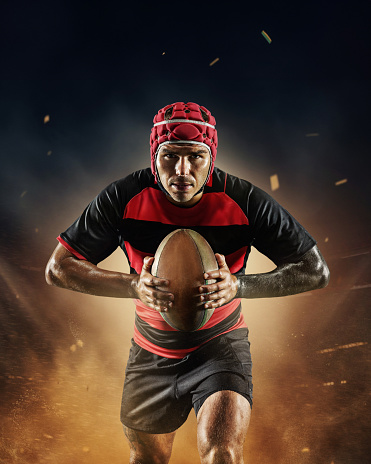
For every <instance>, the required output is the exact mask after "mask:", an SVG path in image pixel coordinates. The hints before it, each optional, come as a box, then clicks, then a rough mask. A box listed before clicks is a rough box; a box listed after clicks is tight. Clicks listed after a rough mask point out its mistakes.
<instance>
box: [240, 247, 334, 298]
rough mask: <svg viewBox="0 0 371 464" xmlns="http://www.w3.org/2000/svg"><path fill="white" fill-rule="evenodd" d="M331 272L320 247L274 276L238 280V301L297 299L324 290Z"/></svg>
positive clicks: (262, 275)
mask: <svg viewBox="0 0 371 464" xmlns="http://www.w3.org/2000/svg"><path fill="white" fill-rule="evenodd" d="M329 275H330V273H329V270H328V267H327V265H326V262H325V261H324V259H323V258H322V255H321V254H320V252H319V250H318V249H317V247H315V248H313V249H312V250H310V251H309V252H307V254H306V255H304V257H303V259H302V260H301V261H299V262H298V263H288V264H283V265H281V266H278V267H277V268H276V269H274V270H273V271H271V272H267V273H262V274H250V275H249V274H247V275H242V276H236V277H237V280H238V290H237V294H236V298H270V297H277V296H286V295H294V294H296V293H302V292H307V291H309V290H315V289H318V288H323V287H325V286H326V285H327V284H328V282H329Z"/></svg>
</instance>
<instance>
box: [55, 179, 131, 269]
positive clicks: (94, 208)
mask: <svg viewBox="0 0 371 464" xmlns="http://www.w3.org/2000/svg"><path fill="white" fill-rule="evenodd" d="M122 208H123V198H122V193H121V191H119V189H118V184H117V183H116V182H114V183H112V184H110V185H109V186H108V187H107V188H105V189H104V190H102V192H100V194H99V195H97V196H96V197H95V198H94V200H93V201H92V202H91V203H90V204H89V205H88V206H87V207H86V208H85V210H84V212H83V213H82V215H81V216H80V217H79V218H78V219H77V220H76V221H75V222H74V223H73V224H72V225H71V226H70V227H69V228H68V229H67V230H66V231H64V232H63V233H61V234H60V236H59V237H58V240H59V241H60V242H61V243H62V244H64V246H65V247H66V248H68V249H70V251H72V252H74V251H75V253H74V254H75V255H76V256H79V255H81V256H82V257H83V258H85V259H87V260H88V261H90V262H92V263H93V264H98V263H99V262H100V261H103V260H104V259H105V258H107V256H109V255H110V254H111V253H113V252H114V251H115V250H116V248H117V247H118V246H119V244H120V233H119V228H120V222H121V219H122V216H123V214H122ZM60 239H61V240H60ZM63 242H65V243H63Z"/></svg>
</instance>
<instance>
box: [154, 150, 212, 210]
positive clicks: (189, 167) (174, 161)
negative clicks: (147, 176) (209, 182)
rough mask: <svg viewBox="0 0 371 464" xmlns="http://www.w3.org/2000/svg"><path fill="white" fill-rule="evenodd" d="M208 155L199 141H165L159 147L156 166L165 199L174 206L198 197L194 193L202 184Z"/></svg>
mask: <svg viewBox="0 0 371 464" xmlns="http://www.w3.org/2000/svg"><path fill="white" fill-rule="evenodd" d="M210 163H211V158H210V154H209V150H208V149H207V148H206V147H204V146H203V145H199V144H188V145H187V144H179V145H175V144H165V145H162V147H161V148H160V150H159V152H158V154H157V158H156V167H157V172H158V175H159V177H160V180H161V183H162V185H163V187H164V188H165V190H166V191H167V192H168V194H169V195H168V196H167V198H168V200H169V201H170V202H171V203H174V204H176V205H177V206H183V207H189V206H193V205H195V204H196V203H197V202H198V201H199V200H200V199H201V197H202V193H203V192H200V193H199V194H197V195H196V196H194V195H195V193H196V192H198V191H199V190H200V188H201V187H202V186H203V185H204V183H205V181H206V178H207V175H208V173H209V167H210Z"/></svg>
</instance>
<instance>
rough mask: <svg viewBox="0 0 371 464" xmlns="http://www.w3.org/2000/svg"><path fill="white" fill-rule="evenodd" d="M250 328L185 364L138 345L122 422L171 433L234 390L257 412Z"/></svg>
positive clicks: (131, 357) (206, 346) (134, 346)
mask: <svg viewBox="0 0 371 464" xmlns="http://www.w3.org/2000/svg"><path fill="white" fill-rule="evenodd" d="M248 333H249V332H248V330H247V329H246V328H242V329H237V330H234V331H232V332H230V333H228V334H225V335H219V336H218V337H216V338H214V339H212V340H210V341H209V342H207V343H205V344H204V345H202V346H201V347H200V348H198V349H197V350H195V351H193V352H191V353H190V354H188V355H187V356H185V357H184V358H183V359H170V358H163V357H162V356H158V355H156V354H153V353H150V352H149V351H147V350H145V349H144V348H141V347H140V346H139V345H137V344H136V343H135V342H134V341H133V340H132V347H131V349H130V354H129V360H128V363H127V366H126V371H125V383H124V391H123V395H122V405H121V422H122V423H123V424H124V425H125V426H127V427H129V428H132V429H135V430H139V431H142V432H147V433H170V432H173V431H174V430H176V429H178V428H179V427H180V426H181V425H182V424H183V423H184V422H185V421H186V419H187V417H188V414H189V412H190V411H191V409H192V407H193V408H194V410H195V412H196V415H197V413H198V411H199V409H200V408H201V406H202V404H203V403H204V401H205V400H206V398H208V397H209V396H210V395H212V394H213V393H215V392H217V391H221V390H232V391H235V392H237V393H240V394H241V395H243V396H244V397H245V398H246V399H247V400H248V401H249V403H250V405H251V406H252V389H253V386H252V377H251V368H252V362H251V355H250V342H249V340H248Z"/></svg>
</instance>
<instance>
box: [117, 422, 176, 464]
mask: <svg viewBox="0 0 371 464" xmlns="http://www.w3.org/2000/svg"><path fill="white" fill-rule="evenodd" d="M124 432H125V435H126V438H127V439H128V441H129V445H130V464H167V463H168V462H169V460H170V456H171V450H172V446H173V441H174V437H175V433H171V434H170V433H169V434H159V435H157V434H147V433H144V432H138V431H135V430H133V429H130V428H128V427H124Z"/></svg>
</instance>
